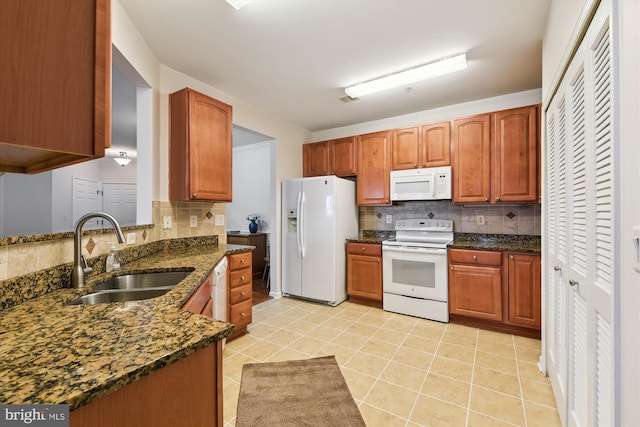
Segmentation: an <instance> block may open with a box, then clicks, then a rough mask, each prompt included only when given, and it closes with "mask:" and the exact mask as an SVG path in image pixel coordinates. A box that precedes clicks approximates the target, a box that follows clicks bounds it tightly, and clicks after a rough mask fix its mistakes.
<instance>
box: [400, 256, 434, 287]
mask: <svg viewBox="0 0 640 427" xmlns="http://www.w3.org/2000/svg"><path fill="white" fill-rule="evenodd" d="M392 262H393V268H392V269H391V273H392V276H391V280H392V281H393V283H395V284H398V285H411V286H420V287H423V288H435V287H436V285H435V284H436V266H435V264H434V263H432V262H420V261H408V260H403V259H394V260H392Z"/></svg>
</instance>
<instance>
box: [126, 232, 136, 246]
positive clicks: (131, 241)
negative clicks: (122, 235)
mask: <svg viewBox="0 0 640 427" xmlns="http://www.w3.org/2000/svg"><path fill="white" fill-rule="evenodd" d="M135 242H136V233H127V245H133V244H134V243H135Z"/></svg>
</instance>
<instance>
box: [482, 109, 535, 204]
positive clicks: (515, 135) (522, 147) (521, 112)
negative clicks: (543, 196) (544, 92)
mask: <svg viewBox="0 0 640 427" xmlns="http://www.w3.org/2000/svg"><path fill="white" fill-rule="evenodd" d="M492 119H493V124H492V126H493V134H494V135H493V153H494V155H493V197H492V199H493V200H494V201H496V202H535V201H537V200H538V177H537V175H538V126H537V123H538V119H537V106H535V105H534V106H530V107H523V108H514V109H511V110H506V111H499V112H496V113H493V114H492Z"/></svg>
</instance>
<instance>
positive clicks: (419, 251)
mask: <svg viewBox="0 0 640 427" xmlns="http://www.w3.org/2000/svg"><path fill="white" fill-rule="evenodd" d="M382 252H405V253H412V254H416V253H417V254H434V255H446V253H447V250H446V249H437V248H420V247H417V246H382Z"/></svg>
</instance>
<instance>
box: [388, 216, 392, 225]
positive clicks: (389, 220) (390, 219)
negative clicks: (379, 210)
mask: <svg viewBox="0 0 640 427" xmlns="http://www.w3.org/2000/svg"><path fill="white" fill-rule="evenodd" d="M391 223H393V215H387V224H391Z"/></svg>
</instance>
